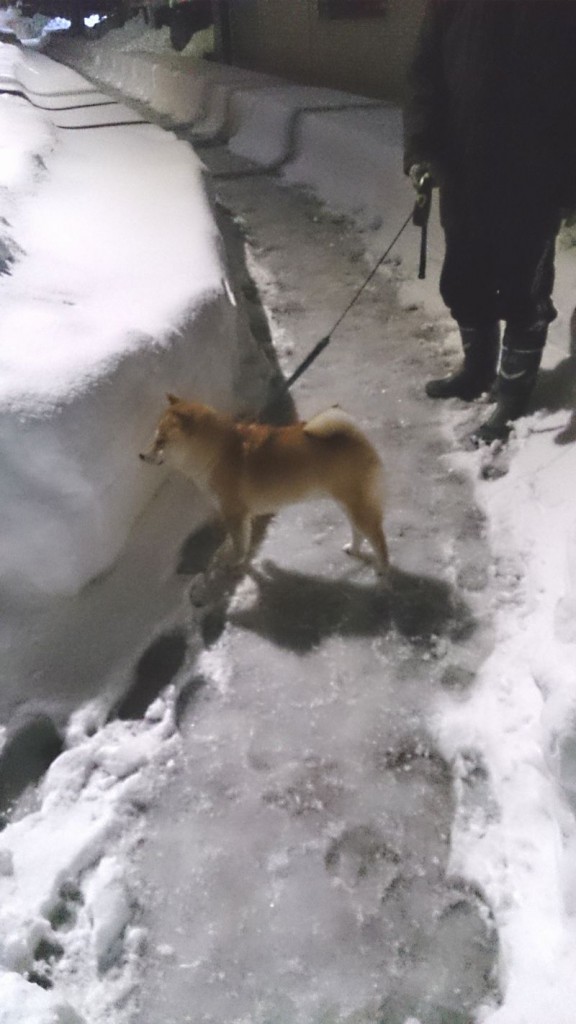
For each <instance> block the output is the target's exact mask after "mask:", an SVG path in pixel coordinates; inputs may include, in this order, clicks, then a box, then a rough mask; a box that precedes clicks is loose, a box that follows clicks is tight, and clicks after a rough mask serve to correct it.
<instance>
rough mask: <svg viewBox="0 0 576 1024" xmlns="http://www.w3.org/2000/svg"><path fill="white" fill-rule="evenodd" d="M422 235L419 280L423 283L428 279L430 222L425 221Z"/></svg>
mask: <svg viewBox="0 0 576 1024" xmlns="http://www.w3.org/2000/svg"><path fill="white" fill-rule="evenodd" d="M421 230H422V234H421V236H420V264H419V266H418V279H419V280H420V281H423V280H424V278H425V277H426V256H427V248H428V221H427V220H426V221H424V223H423V225H422V229H421Z"/></svg>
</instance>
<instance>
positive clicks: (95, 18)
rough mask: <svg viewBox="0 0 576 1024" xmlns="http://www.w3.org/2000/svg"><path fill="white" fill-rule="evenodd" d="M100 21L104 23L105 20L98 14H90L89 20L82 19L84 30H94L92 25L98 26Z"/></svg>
mask: <svg viewBox="0 0 576 1024" xmlns="http://www.w3.org/2000/svg"><path fill="white" fill-rule="evenodd" d="M101 21H106V18H101V17H100V15H99V14H91V15H90V17H89V18H84V24H85V25H86V28H94V25H99V24H100V22H101Z"/></svg>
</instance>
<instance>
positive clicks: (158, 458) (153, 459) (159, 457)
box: [138, 451, 164, 466]
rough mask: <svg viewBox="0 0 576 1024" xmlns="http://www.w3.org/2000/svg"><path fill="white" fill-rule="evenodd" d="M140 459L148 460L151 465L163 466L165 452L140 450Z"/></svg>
mask: <svg viewBox="0 0 576 1024" xmlns="http://www.w3.org/2000/svg"><path fill="white" fill-rule="evenodd" d="M138 458H139V459H141V460H142V462H147V463H148V465H149V466H161V465H162V463H163V462H164V452H162V451H160V452H140V454H139V456H138Z"/></svg>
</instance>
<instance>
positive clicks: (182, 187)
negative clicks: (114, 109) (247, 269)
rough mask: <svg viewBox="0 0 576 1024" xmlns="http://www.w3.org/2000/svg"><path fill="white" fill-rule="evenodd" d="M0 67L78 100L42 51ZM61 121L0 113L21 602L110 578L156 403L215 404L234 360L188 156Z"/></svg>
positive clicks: (10, 76)
mask: <svg viewBox="0 0 576 1024" xmlns="http://www.w3.org/2000/svg"><path fill="white" fill-rule="evenodd" d="M5 51H8V53H7V54H6V53H5ZM0 56H1V57H2V58H3V63H2V66H1V67H2V75H3V77H4V78H5V80H9V81H10V82H13V81H17V82H27V83H30V82H31V81H34V82H35V84H36V90H38V88H39V86H38V82H40V83H41V86H40V87H41V88H43V89H44V91H45V93H46V94H49V93H50V92H51V91H56V89H57V90H58V91H59V92H63V91H65V93H66V96H67V98H68V102H69V103H70V104H71V103H73V99H74V95H76V94H77V93H78V90H79V89H80V90H86V89H87V88H88V87H87V83H85V82H84V81H83V80H81V79H79V76H78V75H76V74H75V73H74V72H72V71H69V70H68V69H65V68H61V67H58V66H56V65H53V62H52V61H50V60H49V59H48V58H46V57H45V56H42V55H37V54H35V53H31V52H26V53H24V52H23V51H20V50H18V49H17V48H15V47H13V46H4V45H3V46H1V48H0ZM53 67H54V68H55V70H54V72H53V74H52V68H53ZM34 75H36V79H34ZM79 83H80V84H79ZM64 87H66V88H64ZM91 93H92V96H94V95H95V90H91ZM83 99H85V97H83ZM38 100H39V97H38V94H37V91H36V93H35V101H36V102H37V101H38ZM40 102H41V103H42V105H43V106H50V102H49V100H48V99H46V100H42V97H40ZM102 111H104V114H102ZM61 116H62V115H61V114H60V115H59V114H58V112H57V111H56V112H53V113H51V114H50V115H49V113H48V112H47V111H44V110H39V109H35V108H34V107H33V106H31V105H30V104H29V103H27V102H26V101H25V100H23V99H21V98H19V97H15V96H6V95H4V96H2V98H1V100H0V137H1V138H2V140H3V142H2V147H3V157H4V159H3V160H2V172H1V173H2V180H1V182H0V185H2V186H3V187H2V188H1V190H0V203H2V209H1V210H0V216H1V217H2V222H1V223H2V224H3V225H5V235H4V238H3V243H2V245H3V249H2V251H3V252H4V254H5V259H4V262H5V269H6V271H7V272H6V273H4V275H3V276H2V277H1V278H0V303H1V306H2V317H1V319H0V352H1V357H0V365H1V369H2V382H1V384H0V466H1V467H2V476H3V481H4V484H3V491H2V499H1V500H2V518H3V529H2V534H1V539H0V574H1V577H2V585H3V587H7V588H13V589H15V590H17V591H18V592H19V593H20V594H29V595H42V594H45V595H48V594H51V593H72V592H74V591H76V590H78V589H79V588H80V587H81V586H82V585H83V584H84V583H85V582H86V581H87V580H89V579H91V578H92V577H93V576H95V575H96V574H98V573H100V572H102V571H103V570H104V569H105V568H106V567H107V566H108V565H110V563H111V562H112V561H113V560H114V558H115V557H116V555H117V554H118V552H119V550H120V548H121V547H122V544H123V543H124V540H125V537H126V534H127V531H128V529H129V528H130V525H131V523H132V522H133V520H134V518H135V517H136V515H137V514H138V513H139V511H140V510H141V509H142V507H143V505H144V504H145V502H146V501H147V500H148V499H149V497H150V495H151V493H152V492H153V490H154V489H155V488H156V487H157V486H158V481H159V479H160V478H159V477H158V476H155V475H154V474H149V473H146V471H145V469H143V468H142V467H141V466H140V465H139V464H138V460H137V454H138V451H139V450H140V448H141V446H142V445H143V444H144V442H145V441H146V439H147V437H148V436H149V434H150V432H151V430H152V429H153V425H154V422H155V419H156V416H157V414H158V412H159V410H160V408H161V405H162V403H163V392H164V391H165V390H170V389H171V390H176V391H181V392H182V393H189V394H196V395H198V396H203V397H204V398H205V399H207V400H210V401H215V402H217V403H218V404H219V405H223V406H225V407H230V406H231V405H233V403H234V400H235V399H234V390H235V386H236V383H237V372H238V361H239V358H240V356H239V352H238V345H239V337H238V335H239V327H238V317H237V309H236V307H235V305H234V302H233V298H232V293H231V291H230V289H229V287H228V286H227V285H226V283H225V281H224V276H225V273H226V271H225V268H224V266H223V263H222V259H221V256H220V253H219V240H218V234H217V230H216V228H215V225H214V221H213V219H212V215H211V211H210V208H209V204H208V201H207V197H206V194H205V191H204V186H203V180H202V174H203V171H202V165H201V163H200V161H199V160H198V159H197V158H196V157H195V155H194V153H193V152H192V151H191V149H190V147H189V146H188V145H186V144H185V143H183V142H180V141H178V140H177V139H176V138H175V137H174V136H173V135H171V134H169V133H167V132H164V131H162V130H160V129H158V128H156V127H154V126H152V125H149V124H134V125H133V126H129V127H116V126H113V127H109V128H97V129H94V130H77V131H67V132H66V131H63V130H59V129H58V127H56V125H57V124H58V123H59V117H61ZM90 117H91V118H93V112H91V113H90ZM100 117H101V119H102V117H103V119H104V120H105V121H109V120H111V119H113V116H112V114H111V112H110V110H109V107H108V106H106V107H104V108H101V113H100ZM55 122H56V124H55ZM88 123H92V121H89V122H88Z"/></svg>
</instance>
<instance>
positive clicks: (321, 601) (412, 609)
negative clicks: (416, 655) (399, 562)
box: [228, 562, 474, 654]
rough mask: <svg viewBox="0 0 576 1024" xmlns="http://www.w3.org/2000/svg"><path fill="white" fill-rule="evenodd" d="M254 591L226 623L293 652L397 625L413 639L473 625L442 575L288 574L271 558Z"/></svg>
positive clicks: (459, 632)
mask: <svg viewBox="0 0 576 1024" xmlns="http://www.w3.org/2000/svg"><path fill="white" fill-rule="evenodd" d="M250 576H251V577H252V579H253V580H254V581H255V582H256V584H257V595H256V599H255V601H254V603H253V604H252V606H251V607H249V608H241V609H238V610H234V609H232V610H231V611H230V612H229V616H228V619H229V622H230V623H232V624H233V625H235V626H238V627H240V628H242V629H246V630H250V631H251V632H253V633H256V634H258V635H259V636H261V637H263V638H265V639H267V640H269V641H270V642H271V643H273V644H275V645H276V646H278V647H282V648H285V649H288V650H291V651H294V652H296V653H298V654H306V653H308V652H309V651H311V650H313V649H314V648H315V647H317V646H318V645H319V644H320V643H321V642H322V641H323V640H324V639H326V638H328V637H330V636H332V635H342V636H359V637H362V636H363V637H377V636H382V635H385V634H386V633H388V632H390V630H392V629H394V630H396V631H397V632H398V633H399V634H401V635H402V636H403V637H404V638H406V639H408V640H410V641H411V642H413V643H426V642H430V641H431V640H432V639H433V638H435V637H438V636H441V635H449V636H450V637H452V638H453V639H463V638H464V637H465V636H467V635H469V634H470V632H471V631H472V630H473V628H474V622H473V618H472V615H471V612H470V610H469V609H468V607H467V606H466V605H465V603H464V602H463V601H462V600H460V599H458V598H457V597H456V595H455V592H454V591H453V590H452V589H451V587H450V586H449V585H448V584H446V583H443V582H441V581H439V580H435V579H431V578H430V577H426V576H416V575H413V574H410V573H405V572H402V571H400V570H398V569H393V570H391V574H390V585H389V587H384V586H382V584H381V583H379V582H375V583H372V584H364V583H358V582H355V581H351V580H349V579H326V578H321V577H318V576H310V575H306V574H303V573H300V572H292V571H290V570H288V569H284V568H282V567H280V566H278V565H276V564H275V563H273V562H266V563H265V566H264V567H263V569H259V568H252V569H251V570H250Z"/></svg>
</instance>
